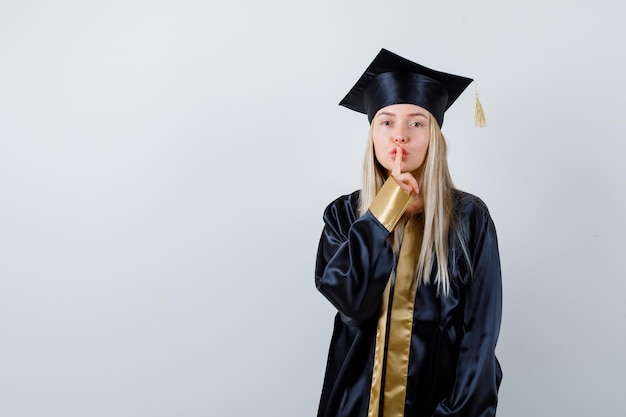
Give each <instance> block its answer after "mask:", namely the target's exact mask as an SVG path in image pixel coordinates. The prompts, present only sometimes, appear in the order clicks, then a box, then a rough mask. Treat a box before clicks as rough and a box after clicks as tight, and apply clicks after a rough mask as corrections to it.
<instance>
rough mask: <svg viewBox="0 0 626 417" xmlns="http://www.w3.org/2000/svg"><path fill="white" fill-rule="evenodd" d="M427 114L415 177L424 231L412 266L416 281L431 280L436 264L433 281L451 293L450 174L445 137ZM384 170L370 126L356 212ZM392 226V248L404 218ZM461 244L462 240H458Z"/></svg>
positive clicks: (371, 195)
mask: <svg viewBox="0 0 626 417" xmlns="http://www.w3.org/2000/svg"><path fill="white" fill-rule="evenodd" d="M429 117H430V140H429V143H428V152H427V154H426V160H425V162H424V169H423V172H422V176H421V178H418V179H417V180H418V183H419V189H420V194H421V195H422V198H423V199H424V212H423V214H422V215H423V226H424V229H423V234H422V242H421V249H420V254H419V260H418V262H417V265H416V268H415V282H416V284H417V285H420V284H422V283H424V284H428V283H430V277H431V274H432V272H433V266H434V265H435V261H437V262H436V265H437V273H436V276H435V284H436V285H437V286H438V289H439V290H440V291H442V292H443V294H444V295H448V294H449V293H450V271H449V270H448V253H449V247H448V246H449V232H450V228H451V227H454V225H453V222H454V199H453V197H452V192H453V190H454V183H453V182H452V178H451V176H450V171H449V169H448V160H447V147H446V140H445V138H444V136H443V133H441V129H440V128H439V124H438V123H437V120H435V118H434V117H433V116H432V115H429ZM387 175H388V174H387V171H386V170H385V168H383V167H382V166H381V165H380V163H379V162H378V161H377V160H376V155H375V154H374V142H373V135H372V127H371V126H370V131H369V140H368V144H367V149H366V152H365V161H364V164H363V188H362V189H361V197H360V201H359V213H360V215H363V214H365V213H366V212H367V210H368V208H369V206H370V205H371V203H372V201H374V197H376V194H377V193H378V191H379V190H380V188H381V187H382V185H383V183H384V182H385V180H386V179H387ZM403 220H404V221H401V222H399V223H398V225H397V226H396V229H395V230H394V243H393V246H394V251H396V252H397V251H398V250H399V246H400V243H401V241H402V237H403V235H404V227H405V225H406V219H403ZM461 246H462V247H463V248H464V246H465V245H464V243H463V242H461Z"/></svg>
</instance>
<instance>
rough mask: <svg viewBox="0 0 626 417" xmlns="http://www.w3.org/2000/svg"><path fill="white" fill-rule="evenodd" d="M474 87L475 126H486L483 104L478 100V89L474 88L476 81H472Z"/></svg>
mask: <svg viewBox="0 0 626 417" xmlns="http://www.w3.org/2000/svg"><path fill="white" fill-rule="evenodd" d="M474 88H475V89H476V112H475V115H474V119H475V123H476V126H478V127H486V126H487V119H486V118H485V111H484V110H483V105H482V104H480V100H479V99H478V89H477V88H476V82H474Z"/></svg>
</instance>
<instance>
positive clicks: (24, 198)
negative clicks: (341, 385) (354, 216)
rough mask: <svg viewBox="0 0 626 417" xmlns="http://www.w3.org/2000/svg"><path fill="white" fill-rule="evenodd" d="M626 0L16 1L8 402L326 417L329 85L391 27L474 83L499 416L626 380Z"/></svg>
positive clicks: (3, 165) (350, 139) (369, 53)
mask: <svg viewBox="0 0 626 417" xmlns="http://www.w3.org/2000/svg"><path fill="white" fill-rule="evenodd" d="M625 15H626V7H625V6H624V3H623V2H621V1H620V0H614V1H609V0H599V1H595V2H588V1H570V2H563V1H546V0H543V1H537V0H528V1H524V2H502V1H486V0H484V1H460V0H459V1H432V2H429V3H426V2H419V1H417V0H411V1H408V0H407V1H391V0H388V1H385V2H382V1H369V0H368V1H363V0H358V1H357V0H352V1H341V0H333V1H322V0H316V1H308V2H298V1H294V0H283V1H281V0H267V1H252V0H249V1H230V2H226V1H224V2H212V1H209V2H207V1H199V0H198V1H192V0H177V1H173V0H169V1H147V0H145V1H142V0H126V1H112V0H108V1H63V0H59V1H55V2H46V1H43V0H30V1H29V0H20V1H17V0H15V1H12V0H2V2H1V3H0V198H1V201H0V337H1V339H0V416H2V417H40V416H46V417H57V416H59V417H74V416H76V417H79V416H80V417H84V416H90V417H97V416H116V417H117V416H129V417H135V416H137V417H139V416H159V417H165V416H184V417H187V416H189V417H195V416H251V415H260V416H273V417H276V416H285V417H287V416H289V417H292V416H314V415H315V413H316V408H317V402H318V398H319V393H320V389H321V383H322V377H323V372H324V367H325V359H326V353H327V348H328V341H329V338H330V333H331V328H332V319H333V315H334V311H333V310H332V307H331V306H330V304H329V303H328V302H327V301H326V300H325V299H324V298H323V297H322V296H321V295H320V294H318V293H317V291H316V289H315V287H314V281H313V267H314V259H315V252H316V247H317V241H318V238H319V234H320V232H321V228H322V221H321V214H322V211H323V209H324V207H325V206H326V205H327V204H328V203H329V202H330V201H332V200H333V199H334V198H336V197H337V196H339V195H341V194H344V193H349V192H351V191H353V190H354V189H356V188H358V187H359V186H360V172H361V160H362V155H363V151H364V146H365V139H366V136H367V120H366V118H365V116H363V115H360V114H356V113H353V112H351V111H349V110H347V109H345V108H342V107H339V106H337V103H338V102H339V100H340V99H341V98H342V97H343V96H344V94H345V93H346V92H347V91H348V90H349V88H350V87H351V86H352V85H353V84H354V82H355V81H356V79H357V78H358V77H359V76H360V75H361V73H362V72H363V71H364V69H365V67H366V66H367V64H369V62H370V61H371V60H372V59H373V57H374V56H375V55H376V53H377V52H378V51H379V50H380V48H382V47H384V48H387V49H390V50H391V51H393V52H396V53H398V54H400V55H403V56H406V57H407V58H409V59H412V60H415V61H417V62H420V63H422V64H424V65H426V66H430V67H433V68H436V69H440V70H443V71H447V72H453V73H457V74H461V75H465V76H469V77H473V78H475V79H476V80H477V81H478V91H479V93H480V97H481V100H482V103H483V105H484V108H485V112H486V115H487V120H488V123H489V126H488V128H487V129H477V128H475V127H474V126H473V111H474V107H473V106H474V91H473V87H470V88H469V89H468V91H467V92H466V93H465V94H464V95H463V96H462V97H461V98H460V99H459V100H458V101H457V103H456V104H455V105H454V106H453V108H452V109H450V111H448V113H447V114H446V122H445V123H444V126H443V131H444V134H445V135H446V137H447V139H448V142H449V150H450V152H449V160H450V164H451V170H452V174H453V178H454V179H455V182H456V184H457V186H458V187H459V188H461V189H463V190H466V191H469V192H472V193H474V194H476V195H478V196H480V197H481V198H482V199H483V200H484V201H485V202H486V203H487V204H488V206H489V208H490V211H491V214H492V217H493V219H494V221H495V223H496V227H497V229H498V234H499V239H500V251H501V257H502V268H503V280H504V302H505V304H504V317H503V327H502V332H501V337H500V342H499V345H498V356H499V358H500V361H501V363H502V366H503V369H504V380H503V383H502V387H501V395H500V406H499V411H498V415H499V416H505V417H528V416H572V417H573V416H581V417H582V416H585V417H588V416H591V415H604V416H615V415H619V414H620V410H621V407H620V406H621V404H622V401H623V399H622V397H623V395H624V389H625V387H626V359H625V357H624V352H625V351H626V302H624V293H625V292H626V279H625V278H626V277H625V273H624V258H625V257H626V252H625V249H626V240H625V237H624V236H625V234H626V227H625V225H626V222H625V221H624V213H625V212H626V199H625V197H624V192H625V191H626V187H625V185H626V184H625V182H626V168H625V167H624V164H623V163H622V160H623V158H624V156H625V153H626V145H625V140H626V123H625V122H624V106H625V105H624V97H625V93H626V82H625V81H624V74H626V59H625V58H624V53H623V43H624V39H626V30H625V29H624V23H623V20H624V16H625Z"/></svg>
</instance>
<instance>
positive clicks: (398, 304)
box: [367, 218, 421, 417]
mask: <svg viewBox="0 0 626 417" xmlns="http://www.w3.org/2000/svg"><path fill="white" fill-rule="evenodd" d="M420 226H421V221H420V220H416V219H414V218H413V219H411V220H409V222H408V223H407V225H406V228H405V232H404V238H403V239H402V246H401V247H400V254H399V256H398V265H397V267H396V274H395V279H394V277H393V276H392V277H391V279H389V282H388V283H387V287H386V288H385V291H384V293H383V297H382V303H381V310H380V317H379V318H378V326H377V328H376V349H375V353H374V368H373V372H372V386H371V392H370V402H369V410H368V413H367V416H368V417H403V416H404V404H405V398H406V380H407V374H408V365H409V352H410V349H411V333H412V328H413V308H414V305H415V290H416V287H417V285H413V280H414V277H415V268H416V266H417V259H418V257H419V250H420V246H421V227H420ZM390 304H391V305H390ZM385 345H386V346H385Z"/></svg>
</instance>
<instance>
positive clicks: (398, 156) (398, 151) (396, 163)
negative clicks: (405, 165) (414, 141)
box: [394, 146, 404, 174]
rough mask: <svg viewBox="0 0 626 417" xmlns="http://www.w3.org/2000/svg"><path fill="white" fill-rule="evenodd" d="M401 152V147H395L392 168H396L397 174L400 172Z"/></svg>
mask: <svg viewBox="0 0 626 417" xmlns="http://www.w3.org/2000/svg"><path fill="white" fill-rule="evenodd" d="M403 152H404V151H403V150H402V148H401V147H399V146H396V160H395V161H394V168H397V170H398V174H399V173H401V172H402V156H403Z"/></svg>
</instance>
